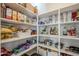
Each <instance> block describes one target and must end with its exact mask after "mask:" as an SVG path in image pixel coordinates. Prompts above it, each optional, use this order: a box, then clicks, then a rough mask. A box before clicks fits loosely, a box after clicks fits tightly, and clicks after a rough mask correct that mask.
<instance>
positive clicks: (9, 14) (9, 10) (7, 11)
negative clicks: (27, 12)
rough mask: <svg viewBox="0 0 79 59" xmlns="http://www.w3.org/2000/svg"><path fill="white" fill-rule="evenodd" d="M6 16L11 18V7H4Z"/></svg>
mask: <svg viewBox="0 0 79 59" xmlns="http://www.w3.org/2000/svg"><path fill="white" fill-rule="evenodd" d="M6 18H7V19H12V9H10V8H7V9H6Z"/></svg>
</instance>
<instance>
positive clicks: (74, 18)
mask: <svg viewBox="0 0 79 59" xmlns="http://www.w3.org/2000/svg"><path fill="white" fill-rule="evenodd" d="M76 17H77V11H73V12H72V21H76V20H77V19H76Z"/></svg>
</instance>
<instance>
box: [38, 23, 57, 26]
mask: <svg viewBox="0 0 79 59" xmlns="http://www.w3.org/2000/svg"><path fill="white" fill-rule="evenodd" d="M50 25H58V23H50V24H42V25H40V24H39V25H38V26H50Z"/></svg>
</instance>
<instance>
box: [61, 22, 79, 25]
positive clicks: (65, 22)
mask: <svg viewBox="0 0 79 59" xmlns="http://www.w3.org/2000/svg"><path fill="white" fill-rule="evenodd" d="M73 23H79V21H70V22H61V23H60V24H62V25H63V24H73Z"/></svg>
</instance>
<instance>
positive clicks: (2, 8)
mask: <svg viewBox="0 0 79 59" xmlns="http://www.w3.org/2000/svg"><path fill="white" fill-rule="evenodd" d="M0 10H1V12H0V16H1V17H2V18H5V16H6V6H5V4H3V3H2V4H0Z"/></svg>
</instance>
